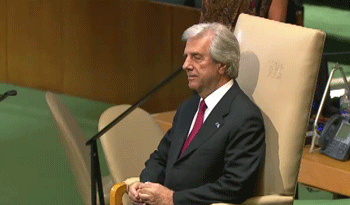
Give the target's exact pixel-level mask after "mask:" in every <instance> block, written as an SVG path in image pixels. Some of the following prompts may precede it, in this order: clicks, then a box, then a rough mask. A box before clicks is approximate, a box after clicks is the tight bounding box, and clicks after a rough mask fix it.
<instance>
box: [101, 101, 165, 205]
mask: <svg viewBox="0 0 350 205" xmlns="http://www.w3.org/2000/svg"><path fill="white" fill-rule="evenodd" d="M129 107H130V105H117V106H113V107H111V108H109V109H107V110H106V111H104V112H103V113H102V115H101V117H100V120H99V125H98V128H99V130H101V129H103V128H104V127H105V126H106V125H108V124H109V123H110V122H111V121H112V120H114V119H115V118H116V117H118V116H119V115H120V114H121V113H123V112H124V111H125V110H127V109H128V108H129ZM163 135H164V132H163V130H162V129H161V127H160V126H159V124H158V123H157V122H156V121H155V120H154V118H153V117H152V116H151V115H150V114H149V113H147V112H146V111H144V110H142V109H141V108H136V109H135V110H134V111H132V112H131V113H130V114H129V115H128V116H127V117H125V118H124V119H123V120H122V121H120V122H119V123H118V124H117V125H116V126H114V127H113V128H112V129H111V130H109V131H108V132H107V133H106V134H104V135H103V136H102V137H101V144H102V148H103V151H104V155H105V157H106V161H107V165H108V167H109V170H110V173H111V176H112V178H113V180H114V181H116V182H121V181H124V180H125V179H127V178H129V177H134V176H139V174H140V173H141V171H142V169H143V168H144V164H145V161H146V160H147V159H148V158H149V156H150V154H151V153H152V152H153V151H154V150H155V149H157V145H158V143H159V142H160V140H161V138H162V137H163ZM134 179H135V180H138V178H132V179H131V180H134ZM129 181H130V180H129ZM113 199H115V197H113ZM124 201H125V202H124V204H126V203H130V202H128V199H127V197H126V198H124ZM113 203H114V202H113Z"/></svg>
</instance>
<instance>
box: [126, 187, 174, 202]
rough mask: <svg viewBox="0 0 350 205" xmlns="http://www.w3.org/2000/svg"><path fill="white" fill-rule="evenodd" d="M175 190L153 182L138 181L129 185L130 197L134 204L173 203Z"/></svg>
mask: <svg viewBox="0 0 350 205" xmlns="http://www.w3.org/2000/svg"><path fill="white" fill-rule="evenodd" d="M173 193H174V191H172V190H170V189H168V188H166V187H165V186H163V185H160V184H158V183H152V182H146V183H141V182H136V183H134V184H132V185H130V187H129V193H128V194H129V198H130V200H131V201H132V202H133V204H137V205H140V204H155V205H173V204H174V203H173Z"/></svg>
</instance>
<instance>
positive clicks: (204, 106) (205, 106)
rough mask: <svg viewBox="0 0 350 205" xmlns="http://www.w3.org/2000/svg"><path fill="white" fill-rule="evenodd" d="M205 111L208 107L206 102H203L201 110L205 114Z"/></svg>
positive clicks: (200, 105)
mask: <svg viewBox="0 0 350 205" xmlns="http://www.w3.org/2000/svg"><path fill="white" fill-rule="evenodd" d="M205 109H207V105H206V104H205V102H204V100H202V101H201V102H200V104H199V110H200V111H202V112H204V111H205Z"/></svg>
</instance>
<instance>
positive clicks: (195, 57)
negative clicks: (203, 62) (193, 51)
mask: <svg viewBox="0 0 350 205" xmlns="http://www.w3.org/2000/svg"><path fill="white" fill-rule="evenodd" d="M193 58H194V59H196V60H200V59H202V58H201V56H200V55H194V56H193Z"/></svg>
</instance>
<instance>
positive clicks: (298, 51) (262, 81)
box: [135, 14, 325, 204]
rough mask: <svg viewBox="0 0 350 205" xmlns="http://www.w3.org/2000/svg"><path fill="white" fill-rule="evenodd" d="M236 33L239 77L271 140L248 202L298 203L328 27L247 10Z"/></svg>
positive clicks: (237, 26) (239, 20) (240, 18)
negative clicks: (299, 179)
mask: <svg viewBox="0 0 350 205" xmlns="http://www.w3.org/2000/svg"><path fill="white" fill-rule="evenodd" d="M234 33H235V35H236V37H237V39H238V41H239V43H240V48H241V61H240V70H239V77H238V78H237V81H238V83H239V85H240V86H241V88H242V89H243V91H244V92H246V93H247V94H248V96H250V97H251V99H252V100H253V101H254V102H255V103H256V104H257V105H258V106H259V107H260V109H261V110H262V113H263V117H264V123H265V127H266V144H267V145H266V146H267V147H266V159H265V165H264V171H263V173H262V174H261V176H260V177H259V182H258V185H257V186H256V190H255V193H254V194H255V196H256V197H253V198H250V199H248V200H247V201H246V202H244V204H292V203H293V196H294V191H295V185H296V181H297V176H298V171H299V166H300V160H301V154H302V148H303V144H304V138H305V135H306V129H307V125H308V120H309V115H310V109H311V102H312V98H313V94H314V90H315V84H316V78H317V74H318V69H319V65H320V60H321V56H322V51H323V46H324V41H325V33H324V32H322V31H320V30H315V29H308V28H304V27H300V26H295V25H290V24H285V23H280V22H276V21H272V20H267V19H264V18H260V17H255V16H249V15H246V14H241V15H240V16H239V19H238V21H237V25H236V28H235V31H234ZM135 176H137V175H135Z"/></svg>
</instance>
